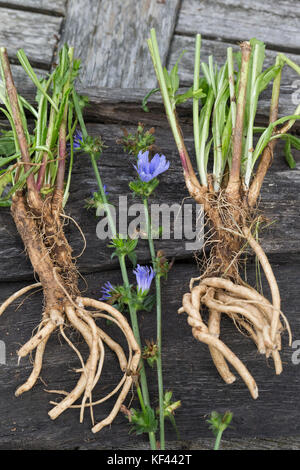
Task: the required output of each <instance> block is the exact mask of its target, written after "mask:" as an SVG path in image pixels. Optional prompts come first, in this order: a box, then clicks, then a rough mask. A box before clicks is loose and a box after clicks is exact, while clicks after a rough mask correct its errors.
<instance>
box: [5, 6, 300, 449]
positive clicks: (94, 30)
mask: <svg viewBox="0 0 300 470" xmlns="http://www.w3.org/2000/svg"><path fill="white" fill-rule="evenodd" d="M0 20H1V21H0V44H1V45H4V46H6V47H7V48H8V52H9V56H10V58H11V61H12V63H13V73H14V76H15V80H16V83H17V85H18V88H19V91H20V92H21V93H23V94H25V95H26V96H28V97H29V98H30V99H33V89H32V87H31V84H30V81H29V79H28V78H27V77H26V76H25V75H24V72H23V71H22V69H21V67H20V66H19V65H18V64H17V60H16V51H17V50H18V49H19V48H21V47H22V48H24V50H25V52H26V53H27V54H28V57H29V59H30V61H31V63H32V64H33V65H34V66H35V69H36V70H37V72H38V74H39V75H41V76H42V75H45V74H46V73H47V71H49V70H50V68H51V65H52V64H53V63H54V62H55V57H56V51H57V48H58V47H59V45H60V44H62V43H63V42H65V41H67V42H68V43H69V44H70V45H72V44H73V45H74V46H75V53H76V55H77V56H80V57H81V59H82V63H83V65H82V74H81V78H80V81H79V82H78V89H79V91H80V92H82V93H85V94H87V95H88V96H89V98H90V105H89V107H88V108H87V111H86V120H87V122H88V129H89V132H90V133H91V134H92V135H101V136H102V138H103V139H104V140H105V143H106V145H107V146H108V148H107V149H105V151H104V153H103V156H102V157H101V159H100V161H99V168H100V170H101V175H102V178H103V181H104V182H105V183H106V185H107V187H108V191H109V194H110V198H111V200H112V202H115V203H117V201H118V196H119V195H129V191H128V182H129V181H130V179H131V178H133V177H134V169H133V168H132V160H131V159H130V158H129V157H128V156H126V155H125V154H124V153H123V152H122V149H121V148H120V146H118V145H117V144H116V138H118V137H120V135H121V134H122V131H121V128H122V127H125V126H126V127H127V128H128V129H129V130H134V129H135V127H136V124H137V122H138V121H143V122H144V123H145V124H146V126H149V127H150V126H152V125H155V126H156V134H157V145H158V147H159V151H160V152H163V153H165V155H166V156H167V158H168V159H169V160H170V161H171V166H170V169H169V170H168V172H167V173H166V174H164V175H163V176H162V178H161V183H160V185H159V188H158V190H157V192H156V194H155V198H154V199H153V202H160V203H161V202H165V203H168V204H173V203H179V204H181V202H182V201H183V199H184V198H185V197H186V196H187V192H186V190H185V187H184V183H183V178H182V172H181V169H180V164H179V159H178V157H177V152H176V148H175V145H174V143H173V139H172V135H171V133H170V131H169V128H168V125H167V122H166V119H165V116H164V113H163V108H162V105H161V102H160V98H159V97H158V96H154V97H153V98H152V99H151V100H150V105H149V107H150V113H148V114H146V113H144V112H143V111H142V109H141V100H142V98H143V96H144V95H145V94H146V92H147V90H149V89H150V88H152V87H153V86H155V78H154V73H153V71H152V66H151V63H150V58H149V54H148V51H147V47H146V39H147V37H148V35H149V30H150V28H151V27H153V26H154V27H156V29H157V33H158V38H159V45H160V48H161V53H162V56H163V58H164V61H165V63H166V64H167V65H168V66H171V65H172V64H174V63H175V61H176V59H177V58H178V56H179V53H180V52H181V51H182V50H183V49H185V50H186V53H185V54H184V56H183V58H182V61H181V65H180V76H181V80H182V81H181V84H182V86H189V85H190V84H191V82H192V73H193V71H192V68H193V53H194V35H195V33H197V32H200V33H201V34H202V36H203V46H202V59H203V60H205V59H207V57H208V55H209V54H213V55H214V56H215V57H216V59H217V60H218V61H223V57H224V54H225V52H226V47H228V45H229V44H230V45H233V46H234V47H236V49H237V48H238V46H237V42H238V41H240V40H243V39H248V38H250V37H253V36H256V37H258V38H259V39H262V40H264V41H265V42H266V43H267V46H268V53H267V61H266V63H267V65H268V64H269V63H270V62H271V61H272V60H273V59H274V57H275V55H276V52H277V51H284V52H286V53H287V54H288V55H289V56H290V57H291V58H293V60H295V61H296V62H297V63H298V64H299V63H300V57H299V54H300V42H299V33H298V31H299V26H300V8H299V4H298V3H295V2H291V1H290V0H280V1H279V2H277V3H276V9H275V8H274V5H273V3H272V2H271V0H264V1H261V0H254V1H251V2H248V1H247V0H222V1H217V2H209V1H208V0H199V1H197V0H183V1H182V2H181V1H179V0H165V1H162V0H160V1H156V0H140V1H139V2H136V1H133V0H125V1H119V0H116V1H114V2H110V1H109V0H101V1H98V0H88V1H86V0H85V1H83V0H69V1H68V3H67V4H66V2H65V1H64V0H55V1H50V0H26V1H21V0H20V1H18V0H14V1H13V0H12V1H10V2H2V1H0ZM297 80H298V81H299V80H300V78H299V77H297V76H296V75H295V74H294V73H293V72H291V71H289V70H285V72H284V74H283V88H282V97H281V101H280V114H290V113H292V112H293V110H294V107H295V104H296V102H295V100H297V97H298V98H299V94H298V96H297V89H298V88H299V85H300V83H299V82H298V84H297ZM269 96H270V91H266V93H265V94H264V97H263V99H262V101H261V103H260V108H259V121H260V122H266V120H267V115H268V97H269ZM292 98H293V99H292ZM293 101H294V102H293ZM179 115H180V120H181V123H182V128H183V132H184V136H185V139H186V143H187V147H188V150H189V152H190V153H191V155H192V156H193V155H194V151H193V138H192V121H191V105H190V104H189V105H185V106H182V107H181V109H180V111H179ZM2 125H3V126H5V125H6V123H5V122H4V121H2ZM298 129H299V128H296V131H295V132H298ZM295 156H296V160H297V162H298V163H297V166H296V169H294V170H290V169H289V168H288V167H287V166H286V164H285V162H284V159H283V152H282V146H280V145H279V146H278V149H277V151H276V155H275V159H274V163H273V166H272V168H271V170H270V172H269V174H268V175H267V178H266V180H265V183H264V187H263V191H262V198H261V209H262V210H263V211H264V212H265V213H266V215H267V217H269V219H270V220H273V221H275V223H274V224H273V225H272V226H271V227H270V228H269V229H268V230H266V231H264V232H263V233H262V234H261V236H262V244H263V246H264V248H265V250H266V252H267V254H268V256H269V259H270V261H271V263H272V267H273V269H274V272H275V274H276V276H277V279H278V283H279V287H280V290H281V294H282V303H283V310H284V312H285V314H286V315H287V317H288V318H289V321H290V323H291V327H292V331H293V334H294V340H297V339H298V338H299V339H300V320H299V301H298V295H299V287H300V282H299V260H300V252H299V241H300V218H299V202H300V201H299V200H300V191H299V189H300V158H299V154H298V155H297V154H296V155H295ZM95 189H96V183H95V179H94V176H93V172H92V170H91V167H90V164H89V160H88V159H87V157H86V156H84V155H82V156H79V155H78V156H77V158H76V163H75V169H74V176H73V180H72V187H71V197H70V200H69V203H68V206H67V212H68V214H70V215H71V216H72V217H74V218H75V219H76V221H77V222H78V223H79V224H80V226H81V227H82V228H83V230H84V233H85V236H86V238H87V249H86V251H85V253H84V254H83V256H82V257H81V258H80V259H79V260H78V267H79V269H80V271H81V273H82V274H83V276H84V278H85V279H86V281H87V284H88V287H87V291H86V292H87V294H88V295H90V296H92V297H95V298H98V297H99V291H100V288H101V286H102V285H103V284H104V282H105V281H107V280H109V281H111V282H112V283H118V282H120V273H119V270H118V265H117V262H116V261H115V260H113V261H112V260H111V259H110V254H111V252H110V250H109V249H108V248H107V247H106V245H107V242H106V241H100V240H99V239H98V238H97V237H96V224H97V219H96V218H95V217H94V215H93V214H92V213H91V212H88V211H86V210H85V209H84V199H86V198H87V197H88V196H89V195H90V193H91V192H92V191H93V190H95ZM67 234H68V237H69V240H70V242H71V245H72V247H73V248H74V253H75V254H76V253H79V252H80V250H81V246H82V241H81V239H80V237H79V236H78V232H77V230H76V228H75V227H74V226H72V224H70V225H69V226H68V227H67ZM156 246H157V248H162V249H164V250H165V252H166V254H167V255H168V256H169V257H170V258H173V257H175V263H174V266H173V268H172V270H171V272H170V275H169V279H168V281H167V282H165V283H164V286H163V345H164V349H163V368H164V377H165V379H164V380H165V388H166V390H167V389H172V390H173V391H174V398H175V399H176V400H181V401H182V407H181V408H180V409H179V410H178V412H177V413H176V421H177V425H178V427H179V431H180V441H177V438H176V434H175V433H174V431H173V430H172V428H171V426H170V425H169V424H167V428H166V431H167V440H168V447H169V448H177V449H207V448H211V446H212V438H211V432H210V431H209V429H208V425H207V423H206V422H205V419H206V418H207V415H208V414H209V413H210V412H211V411H212V410H217V411H220V412H221V411H225V410H227V409H230V410H231V411H233V413H234V420H233V426H232V428H231V429H229V430H228V431H226V435H225V441H224V443H223V448H234V449H237V448H239V449H243V448H249V447H250V448H260V449H268V448H271V449H276V448H282V449H283V448H290V449H291V448H293V449H300V425H299V422H300V419H299V418H300V408H299V405H298V397H299V392H300V383H299V371H300V365H295V364H293V363H292V354H293V352H294V350H293V349H291V348H289V347H288V345H287V339H286V338H285V340H284V350H283V362H284V371H283V374H282V375H281V376H279V377H276V376H275V375H274V371H273V365H272V363H267V362H266V360H265V358H264V357H260V356H259V355H258V354H257V352H256V350H255V348H254V347H253V345H252V343H251V342H250V340H248V339H247V338H245V337H242V336H241V335H240V334H239V333H238V332H237V330H236V329H235V327H234V325H233V324H232V323H231V322H230V321H227V319H224V321H223V322H222V338H223V339H224V341H225V342H227V343H228V344H229V345H230V347H232V349H233V351H234V352H236V353H237V354H238V355H239V357H240V358H241V359H242V360H244V361H245V363H246V365H247V367H248V368H249V370H250V371H251V373H253V375H254V377H255V379H256V381H257V383H258V387H259V391H260V396H259V399H258V400H257V401H253V400H252V399H251V397H250V396H249V393H248V391H247V389H246V387H245V386H244V384H243V382H242V381H241V379H238V380H237V381H236V383H234V384H233V385H231V386H226V385H224V384H223V383H222V381H221V379H220V378H219V376H218V375H217V372H216V370H215V368H214V366H213V365H212V362H211V359H210V356H209V353H208V349H207V347H206V346H205V345H201V344H199V343H197V342H196V341H195V340H194V339H193V337H192V334H191V329H190V327H189V326H188V325H187V323H186V317H185V316H179V315H177V313H176V312H177V309H178V308H179V307H180V303H181V298H182V295H183V294H184V293H185V292H187V290H188V283H189V279H190V277H192V276H194V275H197V273H198V272H199V271H198V268H197V265H196V263H195V261H194V258H193V255H192V253H191V252H187V251H186V250H185V246H184V242H180V241H178V240H170V241H166V240H163V241H159V242H158V243H157V244H156ZM0 254H1V257H0V260H1V261H0V282H1V284H0V288H1V292H0V302H2V301H3V300H4V299H5V298H6V297H8V296H9V295H11V294H12V293H13V292H14V291H16V290H18V289H19V288H21V287H23V286H24V285H27V284H28V283H29V282H32V280H33V273H32V270H31V266H30V263H29V262H28V260H27V258H26V256H25V254H24V251H23V246H22V243H21V241H20V239H19V236H18V235H17V233H16V230H15V228H14V224H13V222H12V219H11V216H10V213H9V210H6V209H1V212H0ZM138 254H139V260H140V261H141V262H142V263H144V262H147V261H148V260H149V253H148V250H147V244H146V242H145V241H142V242H140V243H139V248H138ZM247 276H248V278H249V279H250V280H251V281H252V283H255V265H254V260H253V259H252V258H251V257H249V259H248V264H247ZM82 288H83V289H84V288H85V286H84V284H83V283H82ZM265 293H268V291H267V289H266V286H265ZM17 306H18V303H16V304H15V305H13V306H12V307H11V308H9V309H8V310H7V311H6V312H5V314H4V315H3V316H2V318H1V321H0V340H2V341H5V344H6V349H7V351H6V353H7V361H6V365H1V364H0V417H1V420H0V449H12V448H21V449H32V448H36V449H41V448H43V449H44V448H50V449H75V448H79V449H111V448H114V449H120V448H128V449H129V448H132V449H134V448H135V449H136V448H146V447H147V439H146V437H145V436H142V437H136V436H133V435H131V436H130V435H129V434H128V431H129V426H128V423H127V421H126V419H125V418H124V417H123V416H122V415H121V414H119V415H118V417H117V419H116V420H115V422H114V423H113V425H112V426H111V428H107V429H104V430H103V431H101V433H99V434H98V435H95V436H94V435H93V434H92V433H91V431H90V427H91V426H90V422H89V418H88V414H86V420H85V422H84V423H83V424H79V413H78V411H77V410H68V411H67V412H65V413H64V414H63V415H62V416H61V417H59V418H58V419H57V420H56V421H54V422H52V421H51V420H50V418H49V417H48V415H47V412H48V411H49V409H50V406H51V405H49V399H50V398H53V397H50V396H49V395H48V394H46V393H45V392H44V391H43V390H44V389H45V388H56V389H66V390H70V389H71V388H72V385H73V384H74V383H75V374H74V372H73V371H72V369H73V368H76V367H77V365H78V364H77V361H76V358H75V357H74V355H73V353H72V352H71V351H70V350H69V348H68V347H67V346H66V345H65V344H63V342H62V341H61V338H60V337H59V335H54V336H53V338H51V340H50V342H49V344H48V346H47V354H46V357H45V363H44V368H43V373H42V377H41V381H40V382H39V383H38V384H37V385H36V387H35V388H34V389H33V390H32V391H31V392H29V393H27V394H24V396H22V397H20V398H15V397H14V391H15V389H16V388H17V386H19V385H20V384H21V383H22V382H23V381H25V380H26V378H27V376H28V375H29V373H30V370H31V364H30V361H29V360H28V359H23V360H22V361H21V365H20V366H18V364H17V357H16V350H17V348H18V347H19V345H20V344H22V343H24V342H25V341H27V339H29V337H30V336H31V333H32V330H33V329H34V328H35V327H36V325H37V324H38V322H39V318H40V314H41V308H42V297H41V295H40V294H39V293H38V294H35V295H33V296H31V297H30V298H29V299H27V300H26V301H25V302H24V303H23V304H22V305H21V306H20V308H19V309H18V310H16V307H17ZM139 320H140V328H141V331H142V336H143V338H144V339H146V338H148V339H151V338H154V337H155V314H154V313H147V314H146V313H145V314H144V313H142V314H140V317H139ZM110 328H111V327H110ZM112 334H114V335H115V334H116V337H118V336H117V335H118V333H117V332H115V331H114V330H113V331H112ZM73 340H74V341H76V342H79V343H80V338H77V337H76V336H74V334H73ZM148 375H149V382H150V393H151V398H152V401H153V403H154V404H157V392H156V376H155V373H154V372H153V371H151V370H148ZM119 376H120V373H119V371H118V367H117V363H116V360H115V357H114V356H113V355H112V354H110V353H109V351H107V362H105V368H104V374H103V377H102V379H101V383H100V384H99V385H98V389H97V390H98V393H99V396H101V395H103V394H105V393H107V391H108V390H110V389H111V388H112V387H113V385H114V383H115V382H116V381H117V380H118V378H119ZM130 398H131V397H128V400H127V404H128V403H129V401H130ZM133 403H135V401H134V402H133ZM111 407H112V402H108V403H105V404H103V405H101V406H99V408H98V410H97V411H96V419H97V420H100V419H101V418H102V417H104V416H105V415H106V414H108V412H109V411H110V409H111Z"/></svg>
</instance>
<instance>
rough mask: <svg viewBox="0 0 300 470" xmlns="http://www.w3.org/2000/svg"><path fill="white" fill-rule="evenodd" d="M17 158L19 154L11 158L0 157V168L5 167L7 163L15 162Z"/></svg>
mask: <svg viewBox="0 0 300 470" xmlns="http://www.w3.org/2000/svg"><path fill="white" fill-rule="evenodd" d="M19 156H20V154H15V155H11V157H0V168H1V167H2V166H4V165H7V163H9V162H11V161H13V160H16V158H18V157H19Z"/></svg>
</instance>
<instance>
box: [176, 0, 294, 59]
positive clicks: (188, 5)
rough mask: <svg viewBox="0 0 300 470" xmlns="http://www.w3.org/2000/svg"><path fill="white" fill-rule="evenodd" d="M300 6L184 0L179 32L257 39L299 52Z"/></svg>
mask: <svg viewBox="0 0 300 470" xmlns="http://www.w3.org/2000/svg"><path fill="white" fill-rule="evenodd" d="M299 28H300V4H299V3H298V2H292V1H290V0H281V1H279V2H276V8H274V2H272V0H265V1H262V0H254V1H251V2H249V1H247V0H221V1H220V0H219V1H216V2H211V1H209V0H202V1H201V2H199V1H198V0H183V2H182V7H181V9H180V12H179V17H178V22H177V25H176V32H177V33H180V34H187V35H194V34H196V33H201V34H203V35H204V36H207V37H209V38H215V39H220V40H223V39H224V40H229V41H241V40H245V39H250V38H252V37H257V38H258V39H261V40H262V41H264V42H265V43H266V44H268V45H272V46H273V47H275V48H276V47H280V48H281V49H285V50H291V51H293V52H300V44H299Z"/></svg>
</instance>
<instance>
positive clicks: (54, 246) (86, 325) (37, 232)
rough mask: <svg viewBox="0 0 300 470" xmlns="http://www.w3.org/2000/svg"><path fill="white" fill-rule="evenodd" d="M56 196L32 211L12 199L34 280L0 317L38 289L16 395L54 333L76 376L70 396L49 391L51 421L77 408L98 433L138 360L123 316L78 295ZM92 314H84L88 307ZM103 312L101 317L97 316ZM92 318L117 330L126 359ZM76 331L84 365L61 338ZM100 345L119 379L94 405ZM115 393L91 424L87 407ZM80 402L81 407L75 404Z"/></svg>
mask: <svg viewBox="0 0 300 470" xmlns="http://www.w3.org/2000/svg"><path fill="white" fill-rule="evenodd" d="M61 202H62V192H58V191H56V192H54V194H53V196H52V197H51V196H49V197H47V198H46V199H45V200H44V201H43V204H42V205H40V206H39V207H38V208H37V205H35V206H34V207H33V205H32V204H30V206H29V204H28V199H27V198H26V197H25V195H24V194H23V193H22V192H18V193H17V194H16V195H14V196H13V200H12V206H11V212H12V216H13V219H14V222H15V224H16V227H17V230H18V232H19V234H20V236H21V238H22V240H23V243H24V247H25V250H26V252H27V254H28V256H29V258H30V261H31V264H32V267H33V269H34V272H35V273H36V274H37V275H38V277H39V280H40V282H39V283H37V284H35V285H33V286H28V288H26V289H21V291H19V292H17V293H15V294H13V295H12V296H11V297H10V298H9V299H7V300H6V301H5V302H4V304H3V306H2V307H1V308H0V315H1V314H2V313H3V312H4V310H5V309H6V308H7V307H8V306H9V305H10V304H11V303H12V302H13V301H14V300H15V299H16V298H18V297H19V296H21V295H23V294H24V293H25V292H27V290H29V289H32V288H34V287H36V286H42V288H43V292H44V306H43V313H42V319H41V322H40V324H39V326H38V329H37V333H36V334H35V335H33V336H32V337H31V338H30V340H29V341H28V342H27V343H26V344H24V345H23V346H22V347H21V348H20V349H19V351H18V356H19V358H21V357H25V356H27V355H28V354H29V353H31V352H32V351H34V350H35V351H36V352H35V359H34V364H33V370H32V372H31V374H30V376H29V378H28V380H27V381H26V382H25V383H24V384H23V385H21V386H20V387H19V388H18V389H17V390H16V396H19V395H21V394H22V393H24V392H26V391H29V390H30V389H31V388H32V387H33V386H34V385H35V383H36V381H37V379H38V377H39V375H40V373H41V370H42V364H43V355H44V351H45V347H46V345H47V342H48V339H49V337H50V336H51V334H52V333H53V332H54V331H55V330H57V329H59V330H60V333H61V335H62V337H63V338H65V340H66V342H67V343H68V344H69V346H70V347H71V348H72V349H73V350H74V352H75V354H76V355H77V357H78V358H79V360H80V363H81V369H80V370H78V371H77V372H79V373H80V378H79V380H78V382H77V384H76V386H75V388H74V389H73V390H72V391H71V392H66V391H64V390H59V391H53V390H52V391H50V392H52V393H58V394H59V395H62V396H63V397H64V398H63V399H62V400H61V401H60V402H51V403H53V404H54V405H55V406H54V408H52V410H50V412H49V416H50V417H51V419H56V418H57V417H58V416H60V414H61V413H63V412H64V411H65V410H67V409H68V408H73V407H80V422H82V421H83V418H84V411H85V409H86V408H87V407H88V408H89V410H90V415H91V420H92V424H93V428H92V431H93V432H98V431H99V430H100V429H102V428H103V427H104V426H107V425H109V424H111V423H112V421H113V419H114V418H115V416H116V415H117V413H118V412H119V410H120V407H121V406H122V403H123V401H124V400H125V398H126V396H127V394H128V391H129V390H130V388H131V386H132V385H133V380H136V377H137V376H138V365H139V361H140V357H141V352H140V348H139V345H138V344H137V342H136V340H135V338H134V335H133V333H132V330H131V328H130V326H129V324H128V322H127V320H126V319H125V317H124V316H123V315H122V314H121V313H120V312H118V311H117V310H116V309H115V308H114V307H112V306H110V305H108V304H105V303H103V302H98V301H94V300H93V299H88V298H81V297H79V289H78V272H77V269H76V265H75V262H74V259H73V258H72V249H71V247H70V245H69V244H68V241H67V239H66V237H65V234H64V230H63V223H62V221H61V212H62V204H61ZM91 307H92V308H93V310H92V311H91V310H89V308H91ZM103 312H104V313H103ZM96 318H106V319H107V318H109V319H110V320H111V321H112V322H113V323H115V324H116V325H117V326H118V327H119V328H120V329H121V331H122V332H123V334H124V336H125V338H126V342H127V345H128V357H126V355H125V352H124V350H123V349H122V347H121V346H120V344H118V343H116V342H115V341H114V340H113V339H112V338H111V337H110V336H109V335H107V334H106V333H105V332H104V331H103V330H102V329H101V328H100V327H99V326H98V325H97V324H96V321H95V319H96ZM66 326H67V327H72V328H74V329H75V330H77V331H78V332H79V333H80V334H81V336H82V337H83V339H84V341H85V342H86V343H87V345H88V348H89V355H88V358H87V360H86V362H84V360H83V358H82V356H81V353H80V351H79V350H78V349H77V348H76V346H75V345H74V344H73V343H72V341H71V340H70V339H69V338H68V337H67V335H66V333H65V331H64V329H65V327H66ZM104 343H105V344H106V345H107V346H108V347H109V348H110V349H111V350H112V351H113V352H114V353H115V354H116V357H117V359H118V362H119V364H120V368H121V370H122V372H123V378H122V380H121V381H120V382H119V384H117V386H116V387H115V388H114V389H113V390H112V392H110V393H109V394H107V395H106V396H105V397H102V398H101V399H100V400H97V401H94V400H93V398H92V393H93V389H94V387H95V385H96V384H97V383H98V381H99V379H100V376H101V372H102V368H103V363H104V358H105V348H104ZM116 394H118V396H117V398H116V402H115V405H114V406H113V408H112V411H111V413H110V414H109V415H108V417H107V418H105V419H104V420H102V421H101V422H100V423H97V424H95V421H94V412H93V407H94V406H95V405H97V404H99V403H103V402H104V401H106V400H108V399H109V398H111V397H112V396H115V395H116ZM80 398H81V404H79V405H76V404H75V402H76V401H77V400H78V399H80Z"/></svg>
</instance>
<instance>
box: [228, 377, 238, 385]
mask: <svg viewBox="0 0 300 470" xmlns="http://www.w3.org/2000/svg"><path fill="white" fill-rule="evenodd" d="M235 381H236V377H235V376H234V375H233V376H232V377H230V378H228V379H227V380H226V383H227V384H228V385H230V384H233V382H235Z"/></svg>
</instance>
